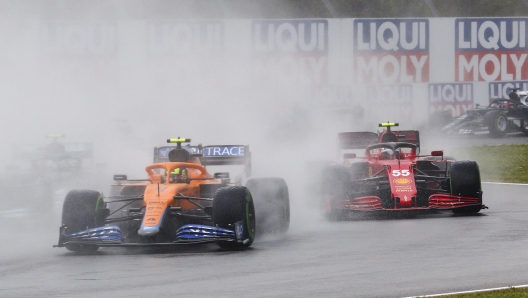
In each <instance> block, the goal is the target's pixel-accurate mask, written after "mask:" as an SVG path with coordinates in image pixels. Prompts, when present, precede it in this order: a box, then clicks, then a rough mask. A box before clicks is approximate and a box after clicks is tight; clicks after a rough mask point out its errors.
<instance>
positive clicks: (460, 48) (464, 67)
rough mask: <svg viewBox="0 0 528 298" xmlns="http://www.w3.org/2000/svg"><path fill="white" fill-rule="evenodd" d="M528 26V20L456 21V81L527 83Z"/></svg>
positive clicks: (490, 19)
mask: <svg viewBox="0 0 528 298" xmlns="http://www.w3.org/2000/svg"><path fill="white" fill-rule="evenodd" d="M527 23H528V18H489V19H481V18H478V19H471V18H469V19H466V18H463V19H456V20H455V77H456V80H457V81H463V82H465V81H520V80H528V61H527V60H526V58H527V57H528V51H527V50H528V48H527V36H526V34H527V30H526V26H527Z"/></svg>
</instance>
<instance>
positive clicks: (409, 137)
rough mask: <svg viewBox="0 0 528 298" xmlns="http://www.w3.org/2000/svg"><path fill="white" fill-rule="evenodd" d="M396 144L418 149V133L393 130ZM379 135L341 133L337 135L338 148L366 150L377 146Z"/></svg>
mask: <svg viewBox="0 0 528 298" xmlns="http://www.w3.org/2000/svg"><path fill="white" fill-rule="evenodd" d="M392 132H393V133H394V134H396V136H397V139H398V142H405V143H411V144H414V145H416V146H417V147H418V148H420V132H419V131H417V130H393V131H392ZM379 138H380V134H378V133H375V132H367V131H361V132H341V133H339V134H338V135H337V140H338V147H339V149H341V150H344V149H366V148H367V147H368V146H370V145H374V144H378V143H379V142H380V140H379Z"/></svg>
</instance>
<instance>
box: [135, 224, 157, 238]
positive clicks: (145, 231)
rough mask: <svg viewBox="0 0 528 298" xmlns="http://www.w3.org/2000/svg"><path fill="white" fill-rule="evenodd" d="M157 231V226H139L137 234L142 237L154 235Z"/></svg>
mask: <svg viewBox="0 0 528 298" xmlns="http://www.w3.org/2000/svg"><path fill="white" fill-rule="evenodd" d="M158 233H159V226H154V227H148V226H143V225H142V226H141V228H139V230H138V235H139V236H143V237H149V236H155V235H157V234H158Z"/></svg>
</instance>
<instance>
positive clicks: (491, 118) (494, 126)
mask: <svg viewBox="0 0 528 298" xmlns="http://www.w3.org/2000/svg"><path fill="white" fill-rule="evenodd" d="M484 123H486V125H487V126H488V130H489V133H490V135H491V136H493V137H503V136H505V135H506V133H507V132H508V130H509V128H510V124H509V122H508V117H506V113H504V112H503V111H500V110H495V111H489V112H487V113H486V114H485V115H484Z"/></svg>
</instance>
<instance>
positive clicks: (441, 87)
mask: <svg viewBox="0 0 528 298" xmlns="http://www.w3.org/2000/svg"><path fill="white" fill-rule="evenodd" d="M428 93H429V114H433V113H434V112H436V111H441V110H443V111H449V112H450V113H451V116H453V117H456V116H460V115H462V114H464V113H465V112H466V111H467V110H469V109H473V108H474V100H473V84H472V83H445V84H429V86H428Z"/></svg>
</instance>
